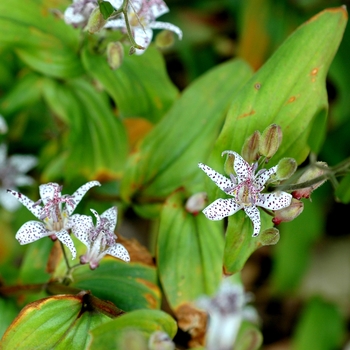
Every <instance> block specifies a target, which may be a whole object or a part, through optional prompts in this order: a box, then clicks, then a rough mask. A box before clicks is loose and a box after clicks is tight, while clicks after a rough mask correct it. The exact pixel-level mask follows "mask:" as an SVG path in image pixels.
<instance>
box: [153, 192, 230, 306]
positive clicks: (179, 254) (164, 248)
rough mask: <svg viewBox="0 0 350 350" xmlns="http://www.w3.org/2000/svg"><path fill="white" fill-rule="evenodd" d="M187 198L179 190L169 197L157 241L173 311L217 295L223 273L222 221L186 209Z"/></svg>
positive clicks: (161, 218) (158, 253) (162, 279)
mask: <svg viewBox="0 0 350 350" xmlns="http://www.w3.org/2000/svg"><path fill="white" fill-rule="evenodd" d="M185 200H186V197H185V195H184V193H183V192H179V191H178V192H175V193H174V194H173V195H171V196H170V197H169V198H168V199H167V201H166V202H165V204H164V206H163V209H162V212H161V216H160V226H159V233H158V242H157V261H158V266H159V267H158V268H159V278H160V281H161V284H162V286H163V289H164V292H165V294H166V297H167V301H168V302H169V304H170V306H171V308H172V309H173V310H176V309H177V308H178V307H179V306H180V305H181V304H183V303H186V302H192V301H194V300H195V299H197V298H198V297H199V296H201V295H203V294H209V295H212V294H214V293H215V292H216V290H217V288H218V286H219V283H220V281H221V275H222V256H223V248H224V237H223V234H222V232H223V230H222V224H221V223H218V222H214V221H210V220H208V219H207V218H206V217H205V216H204V215H202V214H199V215H193V214H190V213H188V212H186V210H185V208H184V203H185ZM179 291H181V292H179Z"/></svg>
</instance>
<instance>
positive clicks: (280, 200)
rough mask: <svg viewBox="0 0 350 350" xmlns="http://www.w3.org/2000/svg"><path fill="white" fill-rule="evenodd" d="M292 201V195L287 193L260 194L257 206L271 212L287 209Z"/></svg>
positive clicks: (256, 202)
mask: <svg viewBox="0 0 350 350" xmlns="http://www.w3.org/2000/svg"><path fill="white" fill-rule="evenodd" d="M291 201H292V195H291V194H290V193H287V192H282V191H278V192H277V191H276V192H272V193H260V194H259V197H258V199H257V200H256V201H255V204H256V205H258V206H259V207H263V208H266V209H270V210H279V209H283V208H286V207H288V206H289V205H290V203H291Z"/></svg>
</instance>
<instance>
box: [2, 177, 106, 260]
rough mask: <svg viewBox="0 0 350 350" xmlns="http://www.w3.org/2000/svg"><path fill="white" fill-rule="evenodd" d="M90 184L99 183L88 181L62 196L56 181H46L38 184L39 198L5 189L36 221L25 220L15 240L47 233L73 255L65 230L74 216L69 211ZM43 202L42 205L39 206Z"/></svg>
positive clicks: (22, 241)
mask: <svg viewBox="0 0 350 350" xmlns="http://www.w3.org/2000/svg"><path fill="white" fill-rule="evenodd" d="M94 186H101V184H100V183H99V182H98V181H90V182H88V183H86V184H85V185H83V186H81V187H80V188H79V189H77V190H76V191H75V192H74V193H73V194H72V195H67V194H65V195H62V194H61V190H62V187H61V186H60V185H58V184H57V183H51V182H50V183H48V184H45V185H40V186H39V192H40V197H41V199H40V200H38V201H37V202H34V201H32V200H31V199H29V198H28V197H26V196H25V195H23V194H22V193H19V192H16V191H13V190H7V192H8V193H9V194H11V195H12V196H14V197H15V198H17V200H18V201H19V202H21V203H22V204H23V205H24V206H25V207H26V208H27V209H29V210H30V211H31V212H32V214H33V215H34V216H35V217H37V218H38V219H39V220H41V222H39V221H28V222H26V223H25V224H24V225H22V227H21V228H20V229H19V230H18V232H17V234H16V239H17V240H18V242H19V243H20V244H22V245H23V244H28V243H32V242H35V241H37V240H38V239H40V238H43V237H47V236H50V237H51V238H52V239H56V238H57V239H58V240H59V241H61V242H62V243H63V244H64V245H66V246H67V247H68V248H69V250H70V251H71V253H72V258H73V259H75V257H76V249H75V246H74V243H73V241H72V239H71V237H70V235H69V233H68V231H69V230H70V229H71V228H72V226H73V224H74V222H75V219H76V218H77V217H78V215H72V213H73V211H74V210H75V208H76V207H77V205H78V204H79V202H80V201H81V199H82V198H83V196H84V195H85V193H86V192H87V191H88V190H89V189H90V188H91V187H94ZM41 204H43V206H41Z"/></svg>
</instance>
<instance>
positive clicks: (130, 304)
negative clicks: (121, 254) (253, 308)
mask: <svg viewBox="0 0 350 350" xmlns="http://www.w3.org/2000/svg"><path fill="white" fill-rule="evenodd" d="M73 279H74V282H73V283H72V284H71V285H70V286H72V287H76V288H80V289H83V290H90V291H91V292H92V293H93V295H95V296H97V297H99V298H101V299H104V300H110V301H112V302H113V303H114V304H115V305H117V307H118V308H120V309H122V310H124V311H130V310H135V309H142V308H146V309H158V308H159V307H160V290H159V288H158V286H157V273H156V270H155V268H152V267H149V266H144V265H140V264H136V263H125V262H122V261H118V260H116V259H112V258H104V259H103V260H102V261H101V263H100V266H99V267H98V269H97V270H96V271H91V270H90V269H89V268H88V266H86V267H83V268H79V269H77V270H75V271H74V273H73Z"/></svg>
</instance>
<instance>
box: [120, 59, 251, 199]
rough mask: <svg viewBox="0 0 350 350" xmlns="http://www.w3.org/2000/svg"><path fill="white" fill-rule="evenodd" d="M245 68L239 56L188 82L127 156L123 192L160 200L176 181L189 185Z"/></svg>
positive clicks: (125, 195) (126, 195) (247, 70)
mask: <svg viewBox="0 0 350 350" xmlns="http://www.w3.org/2000/svg"><path fill="white" fill-rule="evenodd" d="M250 74H251V71H250V68H249V67H248V66H247V65H246V64H245V63H244V62H243V61H229V62H227V63H224V64H221V65H219V66H218V67H215V68H214V69H212V70H211V71H209V72H208V73H206V74H205V75H204V76H203V77H201V78H199V79H198V80H197V81H196V82H194V83H193V84H192V85H191V86H189V87H188V88H187V89H186V90H185V91H184V93H183V94H182V96H181V97H180V99H179V100H178V101H176V102H175V103H174V105H173V106H172V108H171V109H170V111H169V112H168V113H167V114H166V116H165V117H164V118H163V119H162V120H161V121H160V123H159V124H157V126H156V127H155V128H154V129H152V130H151V131H150V132H149V134H148V135H147V136H146V137H145V139H144V141H143V142H142V144H141V145H140V147H139V150H138V152H136V153H135V154H133V155H132V157H131V158H130V161H129V163H128V165H127V169H126V173H125V177H124V179H123V182H122V196H123V198H124V199H125V200H127V201H130V200H131V197H137V198H136V201H137V202H139V203H138V204H142V203H143V202H146V203H147V202H148V201H149V198H151V199H152V201H155V200H156V199H158V200H159V201H162V200H164V198H166V197H167V196H168V195H169V194H170V193H171V192H172V191H174V190H175V189H177V188H179V187H181V186H189V185H190V184H191V185H195V184H196V179H195V177H196V176H199V174H200V171H199V170H198V166H197V164H198V162H203V161H205V159H206V158H207V156H208V154H209V152H210V150H211V148H212V144H213V142H214V140H215V139H216V137H217V135H218V132H219V130H220V127H221V124H222V122H223V118H224V115H225V112H226V111H227V108H228V106H229V104H230V102H231V101H232V99H233V97H234V95H235V93H236V92H237V91H238V90H239V88H240V87H241V85H242V84H243V83H244V82H245V81H246V80H247V79H248V77H249V76H250ZM136 204H137V203H136Z"/></svg>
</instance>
